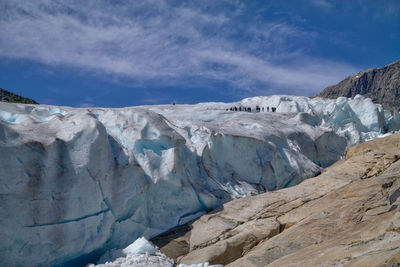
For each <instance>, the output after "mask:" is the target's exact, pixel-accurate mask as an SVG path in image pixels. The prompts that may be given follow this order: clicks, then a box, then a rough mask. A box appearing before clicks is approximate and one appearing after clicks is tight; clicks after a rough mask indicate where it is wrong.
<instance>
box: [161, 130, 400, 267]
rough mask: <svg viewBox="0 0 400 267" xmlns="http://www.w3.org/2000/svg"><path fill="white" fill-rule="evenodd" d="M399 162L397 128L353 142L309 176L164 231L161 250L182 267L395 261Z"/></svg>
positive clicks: (399, 259)
mask: <svg viewBox="0 0 400 267" xmlns="http://www.w3.org/2000/svg"><path fill="white" fill-rule="evenodd" d="M399 159H400V134H399V133H398V134H394V135H391V136H389V137H386V138H382V139H376V140H374V141H370V142H366V143H364V144H361V145H358V146H355V147H351V148H349V149H348V150H347V151H346V158H345V160H341V161H339V162H337V163H336V164H334V165H333V166H331V167H329V168H327V169H326V170H325V171H324V172H323V173H322V174H321V175H319V176H317V177H315V178H311V179H308V180H305V181H303V182H302V183H301V184H299V185H296V186H294V187H291V188H286V189H281V190H278V191H275V192H267V193H264V194H261V195H257V196H252V197H247V198H243V199H237V200H233V201H231V202H229V203H226V204H225V205H223V207H222V208H221V209H220V210H219V211H215V212H212V213H210V214H207V215H204V216H202V217H200V219H198V220H197V221H195V222H194V223H193V224H192V225H189V226H187V228H188V229H191V230H190V231H188V232H186V233H185V234H184V235H182V234H180V237H178V238H168V235H164V240H163V241H164V243H163V246H162V247H161V251H162V252H164V253H166V255H167V256H170V257H174V258H175V259H177V260H178V262H180V263H185V264H190V263H196V262H206V261H208V262H210V263H211V264H224V265H227V266H341V265H346V266H391V265H392V264H393V266H397V265H395V264H398V263H400V208H399V206H400V160H399ZM171 236H173V235H171ZM159 239H162V237H160V238H159ZM156 243H157V242H156ZM175 247H176V248H180V250H179V249H178V250H174V248H175ZM171 251H180V252H181V253H180V255H177V253H176V252H175V254H174V253H171ZM178 254H179V253H178Z"/></svg>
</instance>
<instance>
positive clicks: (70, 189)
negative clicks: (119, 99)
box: [0, 95, 400, 266]
mask: <svg viewBox="0 0 400 267" xmlns="http://www.w3.org/2000/svg"><path fill="white" fill-rule="evenodd" d="M234 107H236V108H237V109H239V108H240V109H241V110H244V108H246V110H249V108H250V109H251V112H249V111H231V110H230V109H231V108H234ZM267 107H268V108H272V107H274V108H276V111H275V112H271V111H268V112H267ZM263 108H264V111H263V110H262V109H263ZM258 110H259V111H260V112H258ZM399 129H400V115H399V114H398V113H397V112H390V111H387V110H384V109H383V108H382V107H381V105H376V104H374V103H372V101H371V100H370V99H368V98H364V97H362V96H356V97H355V98H354V99H347V98H343V97H341V98H338V99H336V100H331V99H321V98H312V99H311V98H307V97H299V96H287V95H275V96H268V97H252V98H246V99H243V100H241V101H239V102H235V103H200V104H195V105H158V106H140V107H128V108H119V109H111V108H70V107H56V106H46V105H22V104H10V103H0V197H1V202H0V203H1V204H0V205H1V206H0V207H1V208H0V240H1V242H0V265H1V266H57V265H58V266H69V265H82V266H84V265H85V264H86V263H89V262H91V263H93V261H96V260H97V259H99V258H100V256H101V255H103V254H104V253H105V252H106V251H109V250H111V249H121V248H124V247H126V246H127V245H129V244H130V243H132V242H133V241H134V240H136V239H137V238H138V237H141V236H144V237H146V238H147V239H149V238H152V237H154V236H156V235H158V234H160V233H162V232H165V231H166V230H168V229H171V228H173V227H175V226H177V225H180V224H184V223H187V222H188V221H191V220H193V219H195V218H197V217H199V216H200V215H202V214H204V213H206V212H208V211H211V210H212V209H215V208H216V207H218V206H220V205H221V204H222V203H224V202H226V201H229V200H231V199H234V198H239V197H246V196H250V195H253V194H258V193H260V192H265V191H271V190H277V189H280V188H285V187H288V186H292V185H295V184H298V183H300V182H301V181H302V180H304V179H305V178H308V177H312V176H315V175H317V174H318V173H320V172H321V170H322V169H323V168H325V167H327V166H329V165H331V164H332V163H334V162H335V161H337V160H339V159H341V157H342V156H343V155H344V151H345V149H346V147H348V146H351V145H355V144H358V143H360V142H364V141H367V140H370V139H373V138H376V137H379V136H381V135H382V134H385V133H390V132H393V131H397V130H399Z"/></svg>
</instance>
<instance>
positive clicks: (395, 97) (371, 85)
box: [317, 60, 400, 110]
mask: <svg viewBox="0 0 400 267" xmlns="http://www.w3.org/2000/svg"><path fill="white" fill-rule="evenodd" d="M358 94H359V95H363V96H365V97H369V98H371V99H372V101H373V102H374V103H379V104H382V106H383V107H384V108H385V109H396V110H398V109H400V60H398V61H395V62H394V63H392V64H389V65H387V66H385V67H383V68H380V69H369V70H366V71H362V72H360V73H358V74H356V75H353V76H350V77H348V78H346V79H344V80H343V81H341V82H340V83H338V84H337V85H334V86H330V87H327V88H326V89H324V90H323V91H322V93H320V94H319V95H317V96H319V97H324V98H338V97H340V96H344V97H348V98H350V97H355V96H356V95H358Z"/></svg>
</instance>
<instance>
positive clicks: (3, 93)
mask: <svg viewBox="0 0 400 267" xmlns="http://www.w3.org/2000/svg"><path fill="white" fill-rule="evenodd" d="M0 101H2V102H10V103H22V104H38V103H37V102H36V101H35V100H32V99H30V98H26V97H22V96H19V95H16V94H14V93H11V92H9V91H7V90H4V89H1V88H0Z"/></svg>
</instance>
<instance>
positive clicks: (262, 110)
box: [226, 106, 276, 112]
mask: <svg viewBox="0 0 400 267" xmlns="http://www.w3.org/2000/svg"><path fill="white" fill-rule="evenodd" d="M228 110H230V111H247V112H251V107H230V108H229V109H226V111H228ZM265 110H266V111H267V112H269V111H270V108H269V107H267V108H266V109H264V107H262V108H260V107H259V106H256V112H264V111H265ZM271 111H272V112H275V111H276V107H271Z"/></svg>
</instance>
